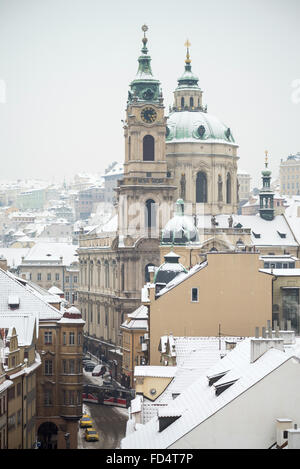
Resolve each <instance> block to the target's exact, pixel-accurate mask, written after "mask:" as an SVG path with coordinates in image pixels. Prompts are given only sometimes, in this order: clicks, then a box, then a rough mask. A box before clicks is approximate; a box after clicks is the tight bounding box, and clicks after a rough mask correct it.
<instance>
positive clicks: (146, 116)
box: [141, 106, 157, 124]
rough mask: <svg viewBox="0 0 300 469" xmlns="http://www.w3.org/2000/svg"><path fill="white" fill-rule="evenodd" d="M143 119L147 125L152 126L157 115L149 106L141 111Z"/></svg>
mask: <svg viewBox="0 0 300 469" xmlns="http://www.w3.org/2000/svg"><path fill="white" fill-rule="evenodd" d="M141 118H142V120H143V121H144V122H146V123H147V124H151V123H152V122H154V121H155V119H156V118H157V113H156V111H155V109H153V107H150V106H147V107H144V109H143V110H142V111H141Z"/></svg>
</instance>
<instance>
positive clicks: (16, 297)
mask: <svg viewBox="0 0 300 469" xmlns="http://www.w3.org/2000/svg"><path fill="white" fill-rule="evenodd" d="M5 321H6V322H5ZM8 322H9V323H15V324H16V326H15V329H10V330H9V332H10V331H11V332H10V333H9V334H8V335H7V334H6V336H5V337H6V340H7V343H8V338H9V350H8V352H7V353H8V370H7V373H8V374H9V375H10V376H11V379H13V380H15V381H14V388H15V391H14V392H13V391H11V393H10V394H9V396H8V417H10V416H11V417H12V418H11V424H12V429H14V430H12V431H13V433H12V437H11V438H10V434H9V433H8V445H10V446H11V445H13V447H19V445H20V444H21V447H24V445H25V437H27V439H28V441H30V443H28V444H31V443H32V438H33V436H32V435H33V434H34V442H35V441H36V439H37V441H38V442H39V443H40V444H41V447H42V448H58V449H65V448H66V447H70V448H71V449H72V448H73V449H75V448H77V434H78V420H79V419H80V417H81V416H82V384H83V381H82V380H83V372H82V353H83V326H84V321H83V320H82V317H81V313H80V311H79V310H78V309H77V308H75V307H74V306H72V307H70V308H68V309H65V308H63V307H62V299H61V298H59V297H58V296H56V295H51V294H50V293H49V292H45V291H44V290H42V289H41V288H40V287H38V286H37V287H36V286H35V285H34V284H32V283H31V282H28V281H26V280H24V279H22V278H19V277H15V276H14V275H13V274H11V273H10V272H5V271H3V270H0V328H1V327H3V326H4V327H6V324H8ZM19 325H20V327H19ZM34 327H35V329H34ZM6 329H7V327H6ZM14 331H16V332H14ZM18 331H19V332H18ZM33 332H34V333H33ZM16 334H18V336H17V335H16ZM25 339H26V340H25ZM23 343H25V344H27V351H26V355H25V351H24V353H23V352H22V349H21V347H20V344H21V345H22V344H23ZM28 344H30V345H28ZM35 344H36V350H37V353H38V355H39V357H40V360H39V365H40V366H39V368H38V369H37V375H36V379H35V378H34V379H31V380H30V375H31V373H33V371H34V368H33V367H34V363H33V356H34V351H35V349H34V345H35ZM18 354H19V356H20V358H22V359H21V360H20V359H19V357H18ZM14 357H15V358H14ZM14 362H15V364H16V366H17V367H18V369H16V370H15V369H14V367H13V363H14ZM23 362H24V364H23ZM24 374H25V375H26V376H27V375H28V382H27V381H25V380H23V375H24ZM22 380H23V384H22ZM25 386H26V387H25ZM20 389H21V396H20V392H19V391H20ZM25 389H26V390H27V391H28V395H27V399H26V402H25V401H24V406H25V407H26V409H28V410H26V412H28V414H26V415H28V417H26V418H27V419H28V422H27V424H26V427H24V428H26V434H25V433H24V436H23V443H22V442H21V443H19V441H20V438H21V437H22V431H20V428H19V424H18V422H19V417H20V414H19V410H20V405H22V402H23V400H22V399H23V398H22V393H24V392H25ZM10 395H11V405H10ZM30 419H32V420H30ZM29 420H30V421H29ZM24 423H26V420H24ZM21 428H22V426H21ZM24 432H25V430H24ZM29 432H31V433H30V434H29ZM26 435H27V436H26ZM26 444H27V443H26ZM26 447H28V446H26ZM30 447H31V446H30Z"/></svg>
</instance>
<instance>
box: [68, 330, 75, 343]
mask: <svg viewBox="0 0 300 469" xmlns="http://www.w3.org/2000/svg"><path fill="white" fill-rule="evenodd" d="M69 345H75V334H74V332H70V333H69Z"/></svg>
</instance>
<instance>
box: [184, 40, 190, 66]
mask: <svg viewBox="0 0 300 469" xmlns="http://www.w3.org/2000/svg"><path fill="white" fill-rule="evenodd" d="M184 45H185V47H186V59H185V63H186V64H190V63H191V60H190V50H189V48H190V46H191V45H192V44H191V43H190V41H189V40H188V39H187V40H186V41H185V43H184Z"/></svg>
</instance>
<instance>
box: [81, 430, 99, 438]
mask: <svg viewBox="0 0 300 469" xmlns="http://www.w3.org/2000/svg"><path fill="white" fill-rule="evenodd" d="M84 436H85V439H86V441H98V440H99V435H98V433H97V431H96V430H95V428H87V429H86V430H85V432H84Z"/></svg>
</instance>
